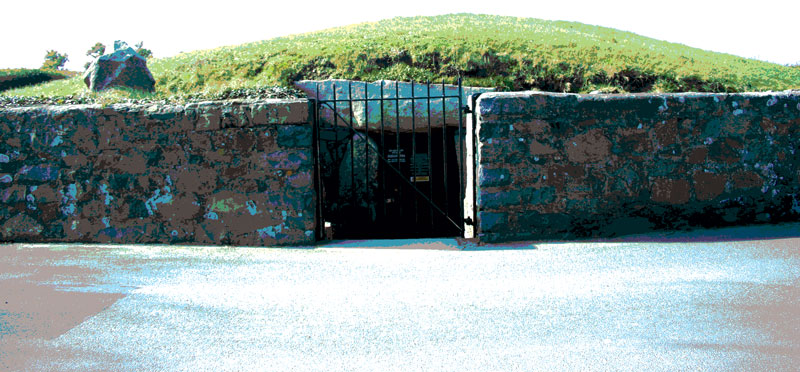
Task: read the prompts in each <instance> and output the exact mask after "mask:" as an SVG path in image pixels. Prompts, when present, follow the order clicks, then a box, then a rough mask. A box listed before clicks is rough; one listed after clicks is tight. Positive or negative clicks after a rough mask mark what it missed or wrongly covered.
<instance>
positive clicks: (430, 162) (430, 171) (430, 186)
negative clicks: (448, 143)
mask: <svg viewBox="0 0 800 372" xmlns="http://www.w3.org/2000/svg"><path fill="white" fill-rule="evenodd" d="M426 85H427V86H428V195H429V196H430V197H431V199H433V156H432V155H433V154H432V152H433V151H432V150H431V148H432V146H431V145H432V142H431V141H432V139H431V81H430V80H428V82H427V84H426ZM442 116H444V112H442ZM442 129H444V128H442ZM428 209H429V210H430V215H431V231H433V227H434V224H433V206H431V207H430V208H428ZM445 210H446V209H445Z"/></svg>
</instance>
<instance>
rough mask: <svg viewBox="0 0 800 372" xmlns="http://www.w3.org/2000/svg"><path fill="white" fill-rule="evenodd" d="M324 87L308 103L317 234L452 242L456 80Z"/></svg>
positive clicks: (460, 163)
mask: <svg viewBox="0 0 800 372" xmlns="http://www.w3.org/2000/svg"><path fill="white" fill-rule="evenodd" d="M331 83H332V86H322V87H321V86H320V84H319V83H317V86H316V99H315V101H316V103H315V104H314V108H315V109H314V118H315V120H314V143H315V156H316V162H315V163H316V179H315V182H316V185H317V188H316V190H317V193H318V195H317V197H318V199H317V200H319V202H318V210H317V215H318V216H319V217H318V218H319V221H318V222H320V223H318V227H319V229H318V231H317V234H318V236H317V237H318V238H320V239H324V238H335V239H354V238H416V237H437V236H462V235H463V232H464V217H463V216H464V213H463V208H464V206H463V200H464V195H465V189H466V181H467V180H466V177H465V169H466V162H467V156H466V148H465V146H466V143H465V138H466V136H467V133H466V128H465V127H464V124H463V123H464V120H463V114H464V113H465V112H466V111H468V109H467V108H466V107H465V106H464V104H463V98H462V97H463V89H462V86H461V79H459V80H458V83H457V85H446V84H445V83H444V81H443V82H442V83H441V84H436V85H431V84H430V83H426V84H416V83H414V82H413V81H412V82H411V83H410V92H405V93H406V94H403V93H404V92H403V91H406V90H407V88H408V87H409V86H408V83H400V82H388V84H387V82H384V81H381V82H380V84H379V85H378V84H377V83H372V84H370V83H366V82H364V83H363V84H362V83H361V82H357V83H353V82H347V83H346V87H345V86H342V85H344V84H341V83H340V84H339V86H337V84H336V82H331ZM401 84H402V85H404V86H403V91H401V88H400V86H401ZM432 88H433V89H434V93H431V89H432ZM320 89H323V90H325V92H322V93H323V95H324V96H325V97H324V98H320V97H321V96H320V94H321V92H320ZM437 90H438V91H440V92H436V91H437ZM408 93H410V94H408Z"/></svg>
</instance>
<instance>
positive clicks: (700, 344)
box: [0, 224, 800, 371]
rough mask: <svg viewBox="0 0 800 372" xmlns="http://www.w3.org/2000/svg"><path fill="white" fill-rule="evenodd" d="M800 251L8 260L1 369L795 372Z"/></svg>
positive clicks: (343, 248) (352, 250) (450, 245)
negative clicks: (763, 371)
mask: <svg viewBox="0 0 800 372" xmlns="http://www.w3.org/2000/svg"><path fill="white" fill-rule="evenodd" d="M776 234H777V235H776ZM776 236H778V237H777V238H776ZM791 236H800V224H792V225H782V226H780V227H757V228H740V229H726V230H717V231H705V232H697V233H691V234H684V235H681V236H677V237H673V238H664V237H663V236H655V237H653V236H649V237H648V236H642V237H638V238H633V239H627V240H625V241H616V242H602V243H597V242H577V243H575V242H573V243H563V242H562V243H558V242H556V243H535V244H515V245H505V246H492V245H489V246H480V247H476V246H468V247H467V248H471V249H480V250H466V251H465V250H461V249H462V248H465V246H464V245H460V244H459V243H457V242H456V241H455V240H449V239H442V240H407V241H392V242H386V241H364V242H335V243H330V244H327V245H323V246H321V247H319V248H316V249H257V248H232V247H175V246H100V245H19V244H6V245H0V370H68V371H72V370H74V371H91V370H167V371H172V370H174V371H184V370H192V371H194V370H265V371H537V370H542V371H555V370H558V371H561V370H582V371H585V370H589V371H592V370H594V371H612V370H614V371H615V370H631V371H639V370H649V371H676V370H702V371H741V370H773V371H774V370H794V371H796V370H797V366H798V365H800V325H799V324H798V323H797V319H800V239H798V238H795V237H791ZM751 239H752V240H751Z"/></svg>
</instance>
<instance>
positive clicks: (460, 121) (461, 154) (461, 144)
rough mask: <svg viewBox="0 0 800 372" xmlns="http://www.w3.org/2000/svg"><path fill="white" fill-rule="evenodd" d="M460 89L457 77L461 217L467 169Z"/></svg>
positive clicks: (459, 78)
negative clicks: (462, 131)
mask: <svg viewBox="0 0 800 372" xmlns="http://www.w3.org/2000/svg"><path fill="white" fill-rule="evenodd" d="M461 89H462V88H461V76H459V77H458V92H459V94H458V148H459V151H458V156H459V157H460V159H461V163H459V168H461V169H459V172H458V195H460V196H459V200H462V202H461V203H460V204H459V205H461V207H460V208H459V212H460V213H459V214H460V215H462V216H463V215H464V206H463V200H464V170H465V169H467V168H466V164H464V141H463V137H464V136H463V135H462V133H461V127H462V126H463V125H464V118H463V117H462V111H464V104H463V102H462V99H461V94H462V93H461V92H462V90H461Z"/></svg>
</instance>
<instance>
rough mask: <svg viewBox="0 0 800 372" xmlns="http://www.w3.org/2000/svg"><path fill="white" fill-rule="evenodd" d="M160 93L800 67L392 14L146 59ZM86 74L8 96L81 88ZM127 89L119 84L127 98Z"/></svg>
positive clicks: (736, 85)
mask: <svg viewBox="0 0 800 372" xmlns="http://www.w3.org/2000/svg"><path fill="white" fill-rule="evenodd" d="M148 64H149V67H150V69H151V72H152V73H153V76H154V77H155V79H156V93H155V94H153V95H152V96H154V97H168V96H180V95H185V94H200V95H203V94H214V93H219V92H224V91H230V90H234V89H249V88H256V87H264V86H273V85H280V86H290V84H291V82H292V81H295V80H300V79H323V78H343V79H355V80H367V81H372V80H377V79H398V80H411V79H414V80H417V81H425V80H431V81H441V80H442V79H445V80H447V81H450V82H452V81H455V79H456V78H457V77H458V76H462V77H463V78H464V82H465V84H466V85H473V86H489V87H497V88H500V89H501V90H527V89H538V90H545V91H558V92H582V93H586V92H590V91H593V90H602V91H606V92H681V91H698V92H742V91H765V90H785V89H798V88H800V69H798V68H792V67H788V66H781V65H778V64H773V63H768V62H762V61H758V60H752V59H746V58H741V57H736V56H733V55H729V54H722V53H715V52H710V51H705V50H701V49H697V48H691V47H688V46H685V45H681V44H674V43H668V42H664V41H659V40H655V39H651V38H647V37H643V36H639V35H636V34H633V33H630V32H624V31H619V30H615V29H611V28H605V27H598V26H591V25H586V24H581V23H576V22H562V21H546V20H540V19H534V18H514V17H500V16H489V15H473V14H452V15H444V16H436V17H412V18H394V19H390V20H384V21H379V22H372V23H363V24H357V25H351V26H346V27H339V28H333V29H328V30H323V31H317V32H311V33H306V34H299V35H291V36H286V37H280V38H275V39H271V40H265V41H261V42H255V43H249V44H242V45H237V46H227V47H220V48H216V49H211V50H200V51H195V52H190V53H183V54H180V55H177V56H175V57H170V58H163V59H155V60H151V61H150V62H149V63H148ZM85 91H86V88H85V87H84V85H83V82H82V81H81V80H80V78H79V77H78V78H73V79H69V80H65V81H57V82H52V83H48V84H44V85H40V86H36V87H29V88H23V89H17V90H12V91H9V92H7V94H9V95H28V96H31V95H33V96H38V95H44V96H54V95H69V94H80V93H81V92H85ZM126 94H128V93H124V92H123V93H120V96H121V97H124V96H126Z"/></svg>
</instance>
